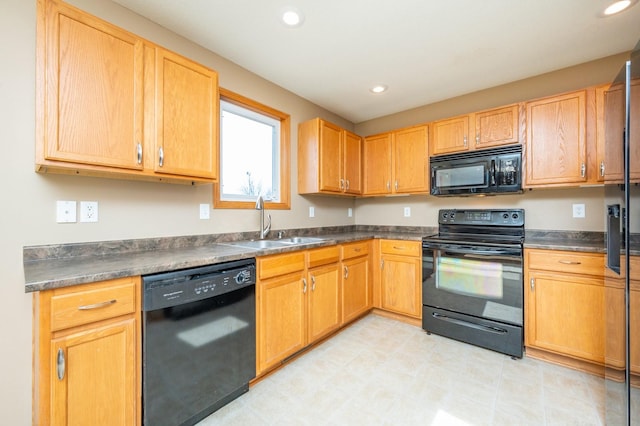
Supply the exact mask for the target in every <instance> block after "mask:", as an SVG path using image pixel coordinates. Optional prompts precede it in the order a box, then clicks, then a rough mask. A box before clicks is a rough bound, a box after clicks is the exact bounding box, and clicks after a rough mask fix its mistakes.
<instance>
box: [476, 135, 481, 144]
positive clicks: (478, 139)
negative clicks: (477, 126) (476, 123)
mask: <svg viewBox="0 0 640 426" xmlns="http://www.w3.org/2000/svg"><path fill="white" fill-rule="evenodd" d="M476 143H480V133H478V134H477V135H476Z"/></svg>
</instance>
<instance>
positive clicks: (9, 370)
mask: <svg viewBox="0 0 640 426" xmlns="http://www.w3.org/2000/svg"><path fill="white" fill-rule="evenodd" d="M35 3H36V2H35V0H4V1H3V2H2V8H1V12H2V13H0V31H1V33H2V37H0V44H1V47H2V49H0V51H2V52H3V65H2V66H1V67H0V93H1V94H2V95H1V96H0V116H1V117H2V126H0V144H1V145H2V151H1V152H2V153H3V158H4V160H5V161H3V167H2V168H1V169H0V180H1V181H2V182H3V183H4V191H3V201H2V207H3V208H2V210H0V211H1V213H0V215H1V216H0V218H1V219H2V220H1V223H2V225H1V226H2V233H1V235H2V240H1V241H2V243H1V244H0V271H2V277H3V283H4V285H2V295H3V300H4V303H3V308H2V309H0V324H2V325H1V327H2V336H3V339H2V341H3V343H4V345H3V350H2V355H0V362H1V363H2V365H3V367H4V368H3V375H2V386H0V418H1V419H2V422H1V423H3V424H13V425H26V424H29V423H30V419H31V339H32V336H31V309H32V304H31V295H28V294H25V293H24V292H23V285H24V276H23V269H22V248H23V246H25V245H37V244H49V243H69V242H79V241H100V240H112V239H121V238H146V237H157V236H174V235H192V234H207V233H219V232H227V231H250V230H257V229H258V214H257V212H255V211H253V210H249V211H237V210H214V211H213V212H212V217H211V219H210V220H199V219H198V205H199V204H200V203H211V186H208V185H205V186H196V187H189V186H182V185H168V184H158V183H146V182H129V181H119V180H107V179H101V178H88V177H77V176H60V175H40V174H36V173H35V172H34V171H33V170H34V139H35V131H34V127H35V13H36V11H35ZM72 4H75V5H78V6H79V7H81V8H82V9H85V10H87V11H89V12H91V13H94V14H96V15H98V16H100V17H103V18H104V19H106V20H109V21H111V22H113V23H115V24H116V25H119V26H121V27H124V28H126V29H128V30H130V31H132V32H135V33H137V34H139V35H141V36H143V37H145V38H147V39H149V40H151V41H153V42H156V43H158V44H160V45H163V46H165V47H167V48H169V49H171V50H174V51H176V52H178V53H181V54H183V55H185V56H188V57H190V58H193V59H194V60H197V61H199V62H201V63H203V64H205V65H208V66H210V67H212V68H214V69H216V70H218V72H219V73H220V82H221V85H222V86H223V87H225V88H227V89H230V90H233V91H235V92H238V93H241V94H243V95H245V96H248V97H250V98H253V99H255V100H257V101H259V102H262V103H265V104H267V105H270V106H272V107H274V108H277V109H279V110H282V111H284V112H287V113H289V114H291V118H292V119H291V124H292V128H291V130H292V132H291V133H292V141H291V142H292V159H291V160H292V161H291V163H292V170H293V172H292V187H291V190H292V202H291V206H292V209H291V210H290V211H272V212H270V213H271V214H272V216H273V226H274V228H275V229H278V228H291V227H315V226H325V225H348V224H353V223H356V221H357V223H362V224H394V225H403V224H419V225H435V223H436V221H435V213H434V212H435V211H436V210H437V209H438V208H442V207H456V206H466V205H474V206H489V205H492V206H493V205H495V206H498V205H499V206H504V205H516V206H521V207H524V208H526V209H527V223H528V227H531V225H532V224H533V225H534V226H533V227H535V228H544V229H560V228H566V229H589V230H602V223H600V221H599V220H598V219H597V216H596V212H597V210H598V201H597V198H598V197H599V196H601V194H600V191H601V189H597V188H595V189H594V188H591V189H580V190H569V191H567V190H553V191H548V192H543V191H539V192H534V193H527V194H524V195H517V196H509V197H504V198H502V197H495V198H494V197H489V198H486V199H473V200H471V199H460V198H455V199H431V198H427V197H404V198H382V199H376V200H372V199H366V200H359V201H353V200H351V199H340V198H333V197H315V196H306V197H302V196H298V195H295V194H296V175H295V170H296V142H297V141H296V129H297V124H298V123H299V122H301V121H304V120H307V119H309V118H312V117H315V116H321V117H323V118H326V119H328V120H330V121H333V122H335V123H336V124H339V125H342V126H344V127H346V128H348V129H355V130H356V131H358V132H359V133H360V134H370V133H374V132H378V131H383V130H388V129H391V128H395V127H400V126H403V125H408V124H415V123H417V122H424V121H428V120H431V119H434V118H439V117H444V116H450V115H454V114H458V113H462V112H468V111H472V110H476V109H480V108H481V107H487V106H493V104H492V103H493V101H495V102H497V104H503V103H508V102H511V101H513V100H517V99H520V98H522V97H523V96H525V95H526V96H529V95H536V96H537V95H540V94H541V93H543V92H545V93H553V92H555V91H562V90H566V89H570V88H574V86H575V87H579V86H580V85H586V84H590V83H591V81H584V80H585V76H588V75H590V73H591V71H592V68H591V65H589V66H587V67H586V68H580V70H582V71H579V72H571V73H570V74H571V75H573V77H574V79H571V78H567V79H566V81H565V80H563V82H561V83H557V85H554V84H549V85H546V84H545V85H540V87H538V83H535V82H536V80H533V83H532V84H531V88H530V89H528V90H530V91H526V90H524V87H525V86H522V87H523V89H522V91H519V90H520V89H518V92H517V93H512V89H510V88H509V87H503V88H501V89H496V90H498V91H497V92H490V91H489V92H487V95H486V96H485V95H482V96H481V97H480V98H479V99H478V100H477V102H471V101H469V102H462V101H452V102H453V103H451V104H446V103H443V104H441V105H440V106H434V107H425V108H426V109H425V110H424V111H423V110H422V109H417V110H413V111H409V112H407V113H406V114H398V115H394V116H391V117H385V118H382V119H380V120H377V121H373V122H367V123H361V124H360V125H358V126H353V125H352V124H351V123H348V122H346V121H345V120H343V119H340V118H339V117H336V116H335V115H333V114H331V113H329V112H327V111H324V110H322V109H320V108H318V107H316V106H315V105H313V104H311V103H309V102H307V101H305V100H304V99H302V98H299V97H297V96H295V95H293V94H291V93H289V92H287V91H285V90H283V89H282V88H280V87H277V86H275V85H273V84H272V83H269V82H267V81H265V80H263V79H261V78H259V77H257V76H255V75H253V74H251V73H249V72H248V71H246V70H244V69H242V68H240V67H238V66H236V65H234V64H233V63H231V62H229V61H227V60H225V59H223V58H221V57H219V56H217V55H214V54H212V53H211V52H208V51H207V50H205V49H203V48H201V47H199V46H197V45H194V44H193V43H190V42H188V41H187V40H185V39H183V38H180V37H177V36H176V35H174V34H172V33H171V32H169V31H167V30H165V29H163V28H161V27H159V26H157V25H155V24H153V23H151V22H149V21H147V20H145V19H143V18H141V17H140V16H138V15H135V14H133V13H131V12H129V11H127V10H125V9H123V8H121V7H120V6H118V5H116V4H114V3H111V2H108V1H92V0H73V1H72ZM614 62H615V61H614ZM596 68H597V69H599V66H598V67H596ZM605 68H606V72H604V74H603V75H602V77H598V81H606V80H607V78H605V75H606V74H608V73H609V71H610V70H611V68H612V66H606V67H605ZM594 72H595V71H594ZM569 80H571V82H570V81H569ZM586 80H590V78H586ZM570 83H571V84H570ZM582 83H584V84H582ZM518 87H520V86H518ZM527 87H528V86H527ZM532 92H533V93H532ZM491 93H493V95H492V94H491ZM498 93H500V96H498ZM475 96H476V95H472V97H471V98H468V100H470V99H476V98H475ZM492 96H493V98H492ZM526 96H525V97H526ZM490 99H493V100H492V101H491V102H490ZM498 100H499V102H498ZM447 105H448V106H447ZM429 111H430V112H429ZM56 200H76V201H80V200H97V201H98V202H99V217H100V222H98V223H95V224H85V223H76V224H57V223H55V201H56ZM573 200H576V201H579V202H585V204H587V219H583V220H573V219H571V218H570V217H569V215H570V204H571V202H572V201H573ZM467 202H468V203H469V204H468V203H467ZM493 203H495V204H493ZM311 205H313V206H315V208H316V217H315V218H313V219H311V218H309V217H308V213H307V212H308V207H309V206H311ZM405 205H409V206H411V207H412V217H411V218H409V219H404V218H403V217H402V216H401V215H402V207H404V206H405ZM348 207H355V216H356V217H355V218H348V217H347V208H348ZM550 211H552V212H554V213H555V212H559V214H558V215H557V216H556V215H555V214H554V215H551V214H549V212H550ZM592 212H593V213H592Z"/></svg>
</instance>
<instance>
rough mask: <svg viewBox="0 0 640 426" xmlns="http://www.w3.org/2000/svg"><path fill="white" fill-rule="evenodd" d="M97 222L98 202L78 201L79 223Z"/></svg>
mask: <svg viewBox="0 0 640 426" xmlns="http://www.w3.org/2000/svg"><path fill="white" fill-rule="evenodd" d="M97 221H98V202H97V201H80V222H97Z"/></svg>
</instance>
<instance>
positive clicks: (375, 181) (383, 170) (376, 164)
mask: <svg viewBox="0 0 640 426" xmlns="http://www.w3.org/2000/svg"><path fill="white" fill-rule="evenodd" d="M363 164H364V195H377V194H390V193H391V134H390V133H385V134H382V135H376V136H370V137H366V138H365V139H364V147H363Z"/></svg>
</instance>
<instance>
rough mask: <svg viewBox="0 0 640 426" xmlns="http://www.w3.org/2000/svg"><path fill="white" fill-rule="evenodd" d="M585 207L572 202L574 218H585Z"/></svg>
mask: <svg viewBox="0 0 640 426" xmlns="http://www.w3.org/2000/svg"><path fill="white" fill-rule="evenodd" d="M586 213H587V212H586V209H585V207H584V204H574V205H573V217H575V218H579V219H582V218H585V217H586V216H587V214H586Z"/></svg>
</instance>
